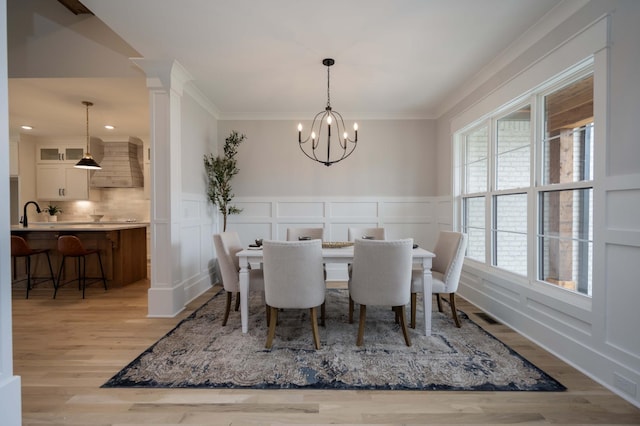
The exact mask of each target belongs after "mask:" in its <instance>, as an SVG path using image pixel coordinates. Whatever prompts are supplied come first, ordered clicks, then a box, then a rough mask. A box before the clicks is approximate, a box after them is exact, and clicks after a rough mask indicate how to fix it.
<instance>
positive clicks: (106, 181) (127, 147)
mask: <svg viewBox="0 0 640 426" xmlns="http://www.w3.org/2000/svg"><path fill="white" fill-rule="evenodd" d="M138 148H139V146H138V145H136V144H134V143H131V142H104V145H103V149H104V157H103V158H102V160H101V161H100V167H102V169H101V170H96V171H95V172H94V173H93V176H92V177H91V186H93V187H96V188H134V187H140V186H144V177H143V174H142V168H141V167H140V163H139V162H138Z"/></svg>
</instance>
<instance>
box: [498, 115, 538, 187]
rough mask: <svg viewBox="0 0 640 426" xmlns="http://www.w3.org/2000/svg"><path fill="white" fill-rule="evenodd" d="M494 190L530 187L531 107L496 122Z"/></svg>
mask: <svg viewBox="0 0 640 426" xmlns="http://www.w3.org/2000/svg"><path fill="white" fill-rule="evenodd" d="M496 135H497V142H496V152H497V156H496V187H497V188H498V189H509V188H523V187H527V186H529V185H530V180H529V165H530V163H531V158H530V155H529V153H530V146H531V107H530V106H529V105H527V106H526V107H524V108H521V109H520V110H518V111H515V112H513V113H511V114H509V115H508V116H506V117H503V118H501V119H499V120H498V121H497V129H496Z"/></svg>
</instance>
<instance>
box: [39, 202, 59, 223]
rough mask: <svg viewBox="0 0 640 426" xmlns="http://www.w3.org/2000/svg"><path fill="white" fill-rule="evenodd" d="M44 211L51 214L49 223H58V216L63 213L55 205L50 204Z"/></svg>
mask: <svg viewBox="0 0 640 426" xmlns="http://www.w3.org/2000/svg"><path fill="white" fill-rule="evenodd" d="M43 211H45V212H47V213H49V222H57V221H58V216H56V215H57V214H58V213H62V209H61V208H60V207H58V206H56V205H55V204H49V205H48V206H47V208H46V209H44V210H43Z"/></svg>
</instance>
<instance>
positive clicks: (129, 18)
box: [10, 0, 578, 134]
mask: <svg viewBox="0 0 640 426" xmlns="http://www.w3.org/2000/svg"><path fill="white" fill-rule="evenodd" d="M567 1H576V2H577V1H578V0H565V2H564V3H565V4H566V3H567ZM82 3H83V4H84V5H85V6H87V7H88V8H89V9H90V10H91V11H92V12H93V13H94V14H95V16H96V17H97V18H99V19H100V20H101V21H102V22H104V23H105V24H106V25H107V26H108V27H110V28H111V29H112V30H113V31H115V32H116V33H117V34H118V35H119V36H120V37H122V39H124V40H126V42H128V43H129V44H130V46H131V47H132V49H134V50H135V51H137V52H139V53H140V55H141V56H142V57H144V58H147V59H167V58H170V59H175V60H176V61H178V62H179V63H180V64H181V65H182V66H183V67H184V68H185V69H186V70H187V71H188V72H189V74H190V75H191V77H192V78H193V80H192V82H191V83H190V84H192V85H193V86H194V87H195V88H196V89H197V90H198V91H200V92H201V93H202V94H203V95H204V96H205V97H206V98H208V99H209V100H210V101H211V103H212V104H213V105H214V110H215V111H217V114H218V117H219V118H221V119H310V118H312V115H313V114H315V113H317V112H318V111H320V110H322V109H324V107H325V105H326V101H327V80H326V78H327V69H326V67H324V66H323V65H322V59H323V58H326V57H331V58H334V59H335V61H336V63H335V65H334V66H333V67H331V104H332V106H333V108H334V109H335V110H337V111H339V112H340V113H341V114H342V115H343V116H344V117H345V119H351V118H354V119H356V118H357V119H359V120H363V119H386V118H408V119H414V118H437V117H438V116H439V115H441V114H442V113H443V112H445V110H444V108H445V107H446V106H447V105H448V102H451V99H453V98H454V97H455V96H456V95H458V94H459V93H460V90H462V89H463V88H464V87H465V83H466V82H468V81H470V80H471V79H472V78H473V77H474V76H477V75H478V73H480V72H481V71H482V70H483V69H486V68H487V66H489V65H490V64H491V62H492V61H493V60H495V58H497V57H499V55H500V53H501V52H503V51H504V50H505V49H507V48H508V47H509V46H510V45H513V44H514V43H516V42H517V41H518V40H521V39H522V36H523V35H526V33H527V30H528V29H529V28H530V27H532V26H533V25H534V24H536V23H537V22H538V21H539V20H540V19H541V18H542V17H543V16H545V14H547V13H549V12H550V11H551V10H552V9H553V8H554V7H555V6H558V5H559V4H561V3H563V2H562V1H561V0H325V1H324V2H310V1H306V0H270V1H256V0H234V1H227V0H181V1H158V0H136V1H134V2H132V1H130V0H109V1H104V0H83V1H82ZM59 6H60V7H61V8H62V7H63V6H61V5H59ZM86 19H95V18H93V17H88V18H86ZM36 80H37V79H36ZM36 80H33V79H31V80H29V81H21V82H19V81H18V80H16V81H13V82H10V121H11V126H12V128H13V126H15V125H17V124H22V123H18V122H19V121H20V120H27V118H29V117H30V116H31V117H36V116H39V119H40V120H43V121H47V120H48V121H55V126H54V125H53V124H52V123H49V124H47V126H48V127H49V128H52V129H53V128H57V129H59V130H60V131H64V130H65V129H66V130H67V131H68V129H69V127H70V126H75V133H78V132H77V129H78V128H80V129H81V131H82V130H83V129H84V109H83V108H84V107H83V106H82V105H81V104H80V103H79V102H75V103H77V104H78V107H77V108H75V107H73V108H72V107H71V106H65V107H64V108H62V107H57V106H56V99H57V98H65V97H67V98H69V97H70V96H71V95H72V94H74V93H75V94H76V98H75V99H76V100H77V96H81V95H80V94H89V93H90V94H91V96H93V99H94V101H95V103H96V106H95V107H94V108H93V109H92V110H91V114H92V116H91V117H92V119H91V121H92V122H95V123H96V124H95V125H96V126H98V125H102V124H103V121H112V122H113V124H114V125H116V126H117V127H118V128H119V129H127V130H126V131H129V132H136V131H139V129H146V128H148V115H147V114H145V113H143V112H145V111H146V108H147V107H146V104H147V95H146V89H145V87H144V79H143V78H142V79H138V80H135V79H133V80H130V79H91V81H88V80H87V81H84V82H83V81H82V79H75V78H74V79H73V80H75V81H76V82H75V83H73V84H71V83H70V84H60V80H57V81H47V80H48V79H46V78H45V79H40V81H39V82H38V81H36ZM33 83H36V84H33ZM37 83H39V84H37ZM91 91H93V92H91ZM36 100H37V102H36ZM67 104H69V103H68V102H67ZM128 107H130V108H128ZM136 107H137V108H139V109H137V110H136V109H135V108H136ZM134 110H135V112H134ZM94 117H95V118H94ZM34 119H35V118H34ZM134 122H140V123H139V124H137V125H136V124H135V123H134ZM92 128H93V126H92ZM97 131H98V130H97V129H96V132H97ZM92 132H93V130H92ZM100 132H102V130H100ZM147 132H148V130H147ZM92 134H93V133H92ZM138 134H139V133H138Z"/></svg>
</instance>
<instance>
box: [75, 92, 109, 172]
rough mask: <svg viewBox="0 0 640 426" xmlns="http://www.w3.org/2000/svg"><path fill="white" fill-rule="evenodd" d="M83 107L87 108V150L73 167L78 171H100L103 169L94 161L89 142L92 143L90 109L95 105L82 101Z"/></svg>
mask: <svg viewBox="0 0 640 426" xmlns="http://www.w3.org/2000/svg"><path fill="white" fill-rule="evenodd" d="M82 105H84V106H85V107H86V108H87V150H86V151H85V154H84V157H82V158H81V159H80V161H78V162H77V163H76V165H75V166H73V167H76V168H78V169H89V170H100V169H102V167H100V164H98V163H97V162H96V160H94V159H93V157H92V156H91V153H90V152H89V142H90V141H91V139H90V138H89V107H90V106H92V105H93V103H92V102H89V101H82Z"/></svg>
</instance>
